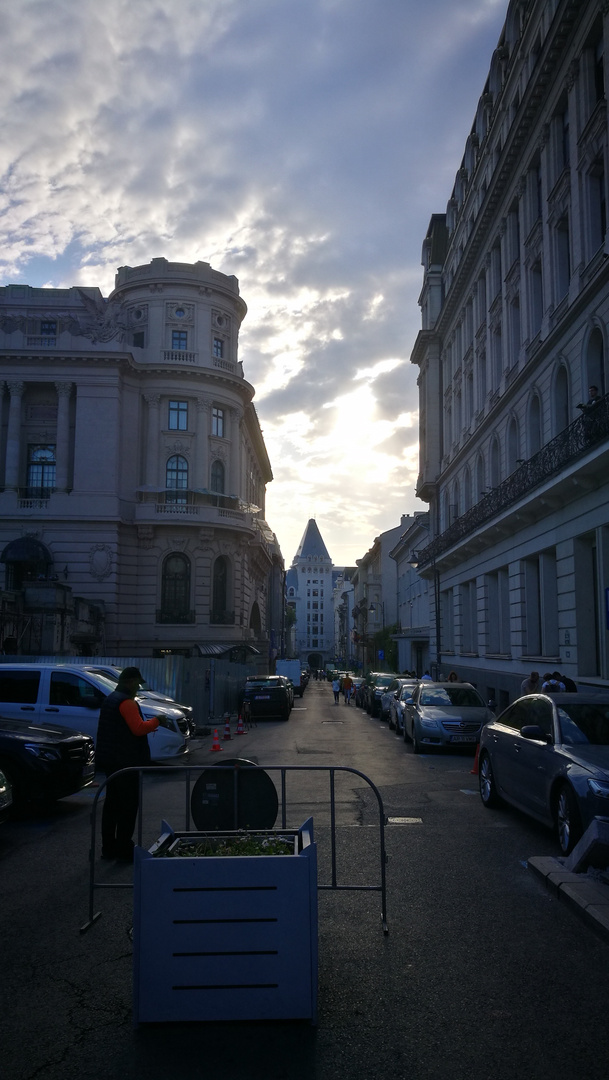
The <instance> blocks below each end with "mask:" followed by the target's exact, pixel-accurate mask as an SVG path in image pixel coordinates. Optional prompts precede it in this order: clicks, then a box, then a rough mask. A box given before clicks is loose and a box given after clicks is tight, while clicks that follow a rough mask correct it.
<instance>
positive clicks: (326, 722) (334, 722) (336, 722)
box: [322, 720, 344, 724]
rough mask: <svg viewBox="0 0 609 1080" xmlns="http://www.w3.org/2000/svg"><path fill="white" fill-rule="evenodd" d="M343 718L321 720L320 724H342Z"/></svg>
mask: <svg viewBox="0 0 609 1080" xmlns="http://www.w3.org/2000/svg"><path fill="white" fill-rule="evenodd" d="M343 723H344V720H322V724H343Z"/></svg>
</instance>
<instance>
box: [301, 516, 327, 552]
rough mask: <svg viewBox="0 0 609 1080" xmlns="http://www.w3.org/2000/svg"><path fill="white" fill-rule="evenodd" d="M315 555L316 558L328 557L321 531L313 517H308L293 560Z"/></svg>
mask: <svg viewBox="0 0 609 1080" xmlns="http://www.w3.org/2000/svg"><path fill="white" fill-rule="evenodd" d="M314 555H317V557H318V558H322V559H329V558H330V556H329V554H328V549H327V547H326V545H325V544H324V542H323V540H322V538H321V533H320V531H319V529H318V527H317V522H316V521H315V518H310V519H309V523H308V525H307V527H306V529H305V531H304V536H303V538H302V540H301V541H300V545H299V547H298V551H297V552H296V554H295V556H294V562H295V561H296V559H308V558H312V557H313V556H314Z"/></svg>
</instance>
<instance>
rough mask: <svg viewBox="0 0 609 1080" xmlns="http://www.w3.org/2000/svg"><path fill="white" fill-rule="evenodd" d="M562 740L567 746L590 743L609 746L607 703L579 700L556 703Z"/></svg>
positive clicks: (608, 705)
mask: <svg viewBox="0 0 609 1080" xmlns="http://www.w3.org/2000/svg"><path fill="white" fill-rule="evenodd" d="M557 712H558V719H559V720H560V728H561V733H562V742H564V743H566V744H567V745H568V746H577V745H578V744H581V743H592V744H593V745H594V746H609V704H605V703H602V702H599V704H598V705H596V704H592V703H584V702H581V703H579V704H576V703H575V702H573V704H571V703H570V702H569V704H568V705H563V704H561V705H557Z"/></svg>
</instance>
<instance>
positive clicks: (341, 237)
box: [0, 0, 507, 566]
mask: <svg viewBox="0 0 609 1080" xmlns="http://www.w3.org/2000/svg"><path fill="white" fill-rule="evenodd" d="M506 11H507V0H425V2H423V0H19V2H18V3H15V2H14V0H0V284H3V285H4V284H8V283H15V282H25V283H27V284H29V285H33V286H38V287H41V286H47V287H51V288H65V287H68V286H71V285H96V286H98V287H99V288H100V289H101V290H102V292H103V294H104V295H105V296H107V295H108V294H109V293H110V292H111V290H112V288H113V286H114V275H115V273H116V269H117V268H118V267H119V266H123V265H129V266H137V265H140V264H142V263H148V262H149V261H150V260H151V259H153V258H156V257H165V258H167V259H168V260H169V261H170V262H196V261H197V260H198V259H201V260H202V261H204V262H209V263H211V265H212V266H213V268H214V269H215V270H219V271H221V272H222V273H225V274H229V275H230V274H234V275H236V277H237V278H238V279H239V287H240V291H241V295H242V297H243V299H244V300H245V302H246V304H247V307H248V314H247V316H246V318H245V320H244V322H243V325H242V327H241V333H240V339H239V358H240V359H241V361H242V362H243V368H244V373H245V378H246V379H247V381H248V382H250V383H252V385H253V386H254V387H255V390H256V394H255V398H254V405H255V407H256V411H257V413H258V416H259V419H260V423H261V426H262V429H263V435H264V439H265V443H266V447H267V451H268V454H269V458H270V461H271V467H272V470H273V476H274V479H273V481H272V483H271V484H269V486H268V489H267V502H266V519H267V521H268V523H269V525H270V527H271V528H272V529H273V531H274V532H275V533H276V535H277V538H278V541H279V544H280V546H281V550H282V554H283V557H284V559H285V562H286V565H287V566H289V565H290V564H291V562H292V559H293V558H294V555H295V554H296V550H297V547H298V544H299V542H300V540H301V537H302V535H303V533H304V531H305V528H306V524H307V521H308V520H309V518H312V517H314V518H315V519H316V521H317V524H318V526H319V529H320V531H321V534H322V536H323V538H324V541H325V543H326V547H327V548H328V551H329V553H330V556H331V557H332V559H333V561H334V563H335V564H336V565H355V562H356V559H358V558H361V557H362V556H363V555H365V553H366V552H367V551H368V550H369V549H370V547H371V546H372V544H373V542H374V539H375V537H376V536H378V535H379V534H380V533H381V532H383V531H384V530H386V529H392V528H395V527H396V526H397V525H399V524H400V519H401V516H402V515H403V514H412V513H414V512H415V511H417V510H425V509H426V507H425V504H423V503H421V502H420V501H419V500H417V498H416V495H415V487H416V480H417V473H418V441H417V440H418V394H417V385H416V380H417V374H418V368H417V367H415V366H414V365H412V364H410V361H409V357H410V354H411V351H412V347H413V345H414V341H415V338H416V336H417V333H418V331H419V329H420V325H421V324H420V309H419V307H418V296H419V293H420V290H421V285H422V267H421V248H422V243H423V239H424V237H425V233H426V231H427V226H428V224H429V219H430V217H431V215H432V214H434V213H443V212H444V211H445V210H446V204H447V202H448V199H449V198H450V194H451V191H452V187H453V184H454V179H455V174H456V172H457V169H458V168H459V165H460V162H461V158H462V156H463V151H464V147H465V141H466V138H467V135H468V133H469V131H470V129H471V126H472V123H473V120H474V116H475V112H476V107H477V103H478V99H479V97H480V95H481V94H482V91H483V88H484V83H485V81H486V77H487V74H488V70H489V67H490V61H491V56H492V53H493V50H494V49H495V48H496V46H497V42H498V39H499V36H500V32H501V28H502V25H503V22H504V20H505V15H506Z"/></svg>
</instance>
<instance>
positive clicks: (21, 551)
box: [0, 536, 53, 566]
mask: <svg viewBox="0 0 609 1080" xmlns="http://www.w3.org/2000/svg"><path fill="white" fill-rule="evenodd" d="M0 562H3V563H35V564H36V565H38V564H39V563H44V564H45V566H51V564H52V562H53V556H52V555H51V552H50V551H49V549H48V547H46V546H45V545H44V544H43V543H42V542H41V541H40V540H36V539H35V538H34V537H33V536H20V537H19V539H18V540H11V542H10V543H9V544H7V545H6V547H5V549H4V551H3V552H2V555H0Z"/></svg>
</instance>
